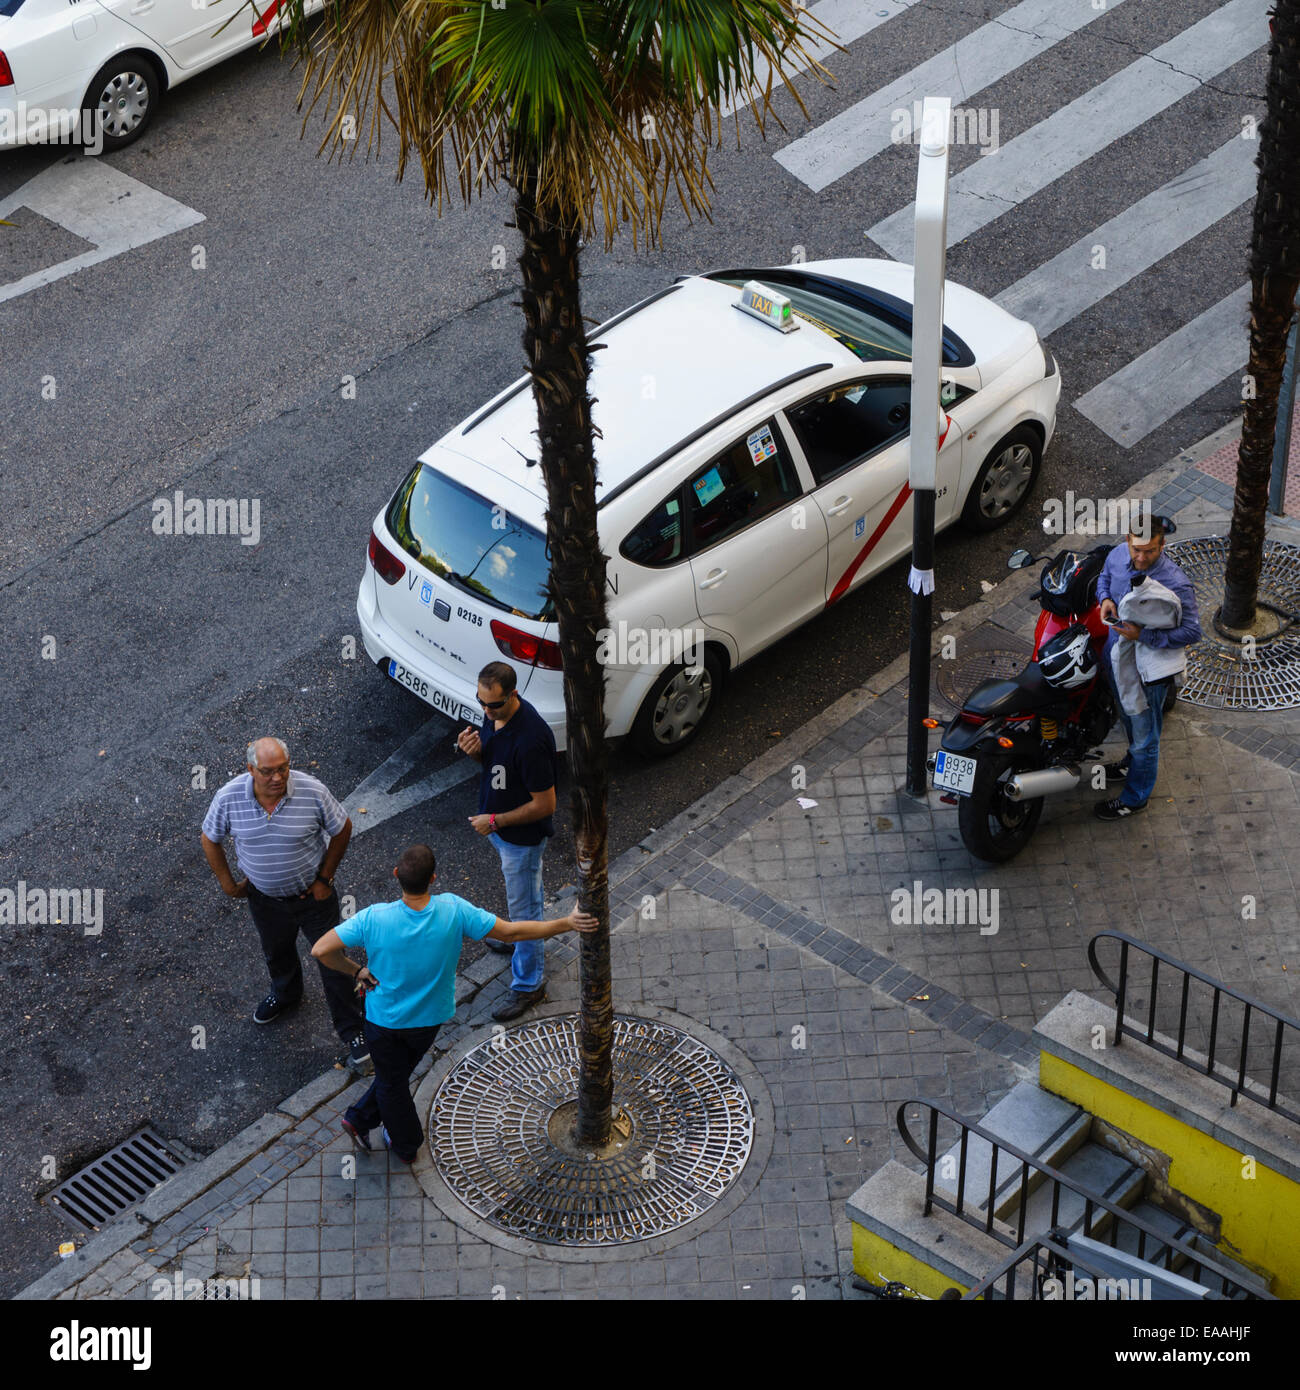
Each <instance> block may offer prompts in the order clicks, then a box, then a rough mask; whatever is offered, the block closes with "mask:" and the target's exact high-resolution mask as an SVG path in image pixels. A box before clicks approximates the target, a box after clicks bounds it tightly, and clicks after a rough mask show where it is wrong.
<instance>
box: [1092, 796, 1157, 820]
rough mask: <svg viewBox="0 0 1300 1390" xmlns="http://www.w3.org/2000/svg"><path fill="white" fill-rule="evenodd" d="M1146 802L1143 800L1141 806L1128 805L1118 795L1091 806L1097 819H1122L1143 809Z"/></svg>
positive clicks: (1145, 806)
mask: <svg viewBox="0 0 1300 1390" xmlns="http://www.w3.org/2000/svg"><path fill="white" fill-rule="evenodd" d="M1146 808H1147V804H1146V802H1145V801H1144V802H1143V803H1142V804H1141V806H1128V805H1126V804H1125V803H1124V802H1122V801H1121V800H1120V799H1119V797H1115V798H1113V799H1112V800H1110V801H1100V802H1098V803H1097V805H1096V806H1094V807H1093V808H1092V814H1093V815H1094V816H1096V817H1097V819H1098V820H1124V819H1126V818H1127V817H1128V816H1136V815H1137V814H1138V812H1139V811H1145V810H1146Z"/></svg>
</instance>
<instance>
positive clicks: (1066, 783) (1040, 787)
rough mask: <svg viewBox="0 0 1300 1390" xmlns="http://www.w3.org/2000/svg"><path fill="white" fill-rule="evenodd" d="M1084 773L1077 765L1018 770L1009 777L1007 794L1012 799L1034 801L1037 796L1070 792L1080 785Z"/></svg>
mask: <svg viewBox="0 0 1300 1390" xmlns="http://www.w3.org/2000/svg"><path fill="white" fill-rule="evenodd" d="M1082 775H1083V774H1082V773H1081V772H1080V771H1079V769H1078V768H1077V767H1074V766H1069V767H1044V768H1039V769H1038V770H1037V771H1035V772H1018V773H1016V775H1015V776H1014V777H1011V778H1008V779H1007V796H1008V797H1009V798H1010V799H1011V800H1012V801H1032V800H1033V799H1034V798H1035V797H1039V796H1051V795H1052V794H1053V793H1054V792H1068V791H1071V790H1072V789H1073V788H1075V787H1077V786H1078V785H1079V779H1080V777H1081V776H1082Z"/></svg>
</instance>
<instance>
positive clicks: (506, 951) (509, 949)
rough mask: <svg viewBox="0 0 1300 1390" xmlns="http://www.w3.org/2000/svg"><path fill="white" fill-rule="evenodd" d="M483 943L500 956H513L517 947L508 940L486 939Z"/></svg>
mask: <svg viewBox="0 0 1300 1390" xmlns="http://www.w3.org/2000/svg"><path fill="white" fill-rule="evenodd" d="M483 944H484V945H485V946H486V947H487V948H488V950H489V951H492V952H493V953H494V954H496V955H498V956H513V955H514V953H515V948H514V947H513V946H512V945H511V944H510V943H509V942H508V941H484V942H483Z"/></svg>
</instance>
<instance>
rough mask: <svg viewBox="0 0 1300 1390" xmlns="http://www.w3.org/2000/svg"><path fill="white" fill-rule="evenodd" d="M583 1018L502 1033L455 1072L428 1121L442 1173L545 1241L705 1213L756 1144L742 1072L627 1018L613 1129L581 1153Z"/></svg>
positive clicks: (674, 1222)
mask: <svg viewBox="0 0 1300 1390" xmlns="http://www.w3.org/2000/svg"><path fill="white" fill-rule="evenodd" d="M577 1026H578V1020H577V1019H576V1017H574V1016H572V1015H568V1016H564V1017H560V1018H547V1019H539V1020H537V1021H536V1022H533V1023H530V1024H526V1025H524V1026H522V1027H519V1028H515V1029H512V1030H511V1031H510V1032H508V1033H504V1034H497V1036H496V1037H494V1038H493V1039H492V1040H491V1041H489V1042H485V1043H483V1044H482V1045H480V1046H479V1047H476V1048H475V1049H474V1050H473V1051H471V1052H469V1053H468V1054H467V1055H466V1056H465V1057H464V1058H463V1059H462V1060H461V1061H460V1062H459V1063H458V1064H457V1065H456V1066H455V1067H454V1068H453V1069H452V1070H451V1071H450V1072H449V1073H448V1075H447V1076H446V1078H445V1079H444V1080H443V1082H442V1084H441V1085H440V1086H439V1087H438V1090H437V1092H436V1093H435V1094H434V1098H433V1107H432V1112H431V1115H430V1121H429V1149H430V1153H431V1155H432V1158H433V1162H434V1165H435V1167H436V1168H437V1170H438V1173H439V1175H440V1176H441V1177H442V1179H443V1180H444V1181H445V1182H446V1184H447V1186H448V1187H449V1188H450V1190H451V1191H452V1192H453V1193H454V1194H455V1195H456V1196H457V1197H458V1198H459V1199H460V1201H462V1202H463V1203H464V1204H465V1205H466V1206H467V1207H469V1208H470V1210H471V1211H473V1212H475V1213H476V1214H477V1215H478V1216H481V1217H482V1218H483V1219H484V1220H486V1221H487V1222H489V1223H490V1224H491V1225H493V1226H496V1227H497V1228H499V1229H500V1230H503V1231H506V1232H508V1233H509V1234H511V1235H514V1236H520V1237H524V1238H526V1239H529V1240H534V1241H540V1242H542V1243H544V1244H551V1245H573V1246H618V1245H624V1244H627V1243H628V1242H631V1241H639V1240H648V1239H649V1238H651V1237H653V1236H660V1235H664V1234H665V1233H667V1232H669V1231H673V1230H676V1229H677V1228H678V1227H681V1226H684V1225H685V1224H686V1223H687V1222H690V1221H694V1220H696V1219H697V1218H698V1217H700V1216H702V1215H703V1214H704V1213H705V1212H706V1211H708V1210H709V1208H710V1207H712V1206H713V1205H714V1204H715V1203H717V1202H718V1201H719V1199H720V1198H721V1197H722V1195H723V1194H724V1193H725V1192H726V1190H727V1189H728V1188H729V1187H730V1186H731V1185H732V1184H733V1183H734V1182H735V1181H736V1179H737V1178H738V1177H739V1176H740V1173H741V1171H742V1170H743V1168H744V1166H745V1163H746V1160H747V1159H748V1158H749V1154H750V1150H751V1148H752V1146H753V1141H754V1111H753V1107H752V1105H751V1104H750V1099H749V1096H748V1094H747V1093H746V1091H745V1088H744V1086H743V1085H742V1084H741V1082H740V1079H739V1078H738V1077H737V1076H736V1074H735V1072H734V1071H733V1070H732V1069H731V1067H730V1066H729V1065H728V1064H727V1063H726V1062H724V1061H723V1060H722V1058H721V1057H719V1056H718V1055H717V1053H715V1052H713V1051H712V1050H711V1049H710V1048H708V1047H706V1046H705V1045H704V1044H703V1043H702V1042H700V1041H699V1039H697V1038H693V1037H691V1036H690V1034H689V1033H685V1032H683V1031H682V1030H681V1029H679V1028H674V1027H671V1026H670V1025H668V1024H665V1023H657V1022H652V1021H651V1020H649V1019H642V1018H628V1017H621V1016H620V1017H617V1018H615V1020H614V1058H613V1061H614V1103H615V1107H616V1111H617V1112H618V1114H617V1123H616V1127H615V1134H614V1140H613V1142H612V1143H611V1145H610V1146H609V1149H608V1151H606V1152H604V1153H602V1154H599V1155H595V1154H586V1153H583V1152H581V1151H580V1150H577V1151H575V1149H574V1148H573V1146H572V1144H571V1142H566V1141H567V1122H568V1119H569V1117H570V1115H571V1113H572V1107H573V1103H574V1101H575V1099H576V1097H577V1093H578V1064H579V1063H578V1034H577Z"/></svg>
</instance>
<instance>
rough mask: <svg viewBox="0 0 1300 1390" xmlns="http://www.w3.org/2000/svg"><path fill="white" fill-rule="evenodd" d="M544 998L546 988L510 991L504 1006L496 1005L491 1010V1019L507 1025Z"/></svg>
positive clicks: (543, 986)
mask: <svg viewBox="0 0 1300 1390" xmlns="http://www.w3.org/2000/svg"><path fill="white" fill-rule="evenodd" d="M545 998H546V986H545V985H541V986H539V987H538V988H537V989H530V990H527V991H525V990H518V989H512V990H511V991H510V993H509V995H507V997H506V1001H505V1003H504V1004H498V1005H497V1007H496V1008H495V1009H493V1010H492V1017H493V1018H494V1019H496V1021H497V1022H498V1023H507V1022H509V1020H510V1019H512V1018H518V1017H519V1015H520V1014H522V1013H525V1012H527V1010H529V1009H531V1008H532V1007H533V1005H534V1004H540V1003H541V1002H542V1000H543V999H545Z"/></svg>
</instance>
